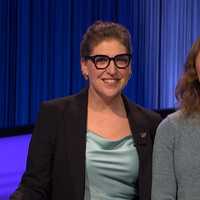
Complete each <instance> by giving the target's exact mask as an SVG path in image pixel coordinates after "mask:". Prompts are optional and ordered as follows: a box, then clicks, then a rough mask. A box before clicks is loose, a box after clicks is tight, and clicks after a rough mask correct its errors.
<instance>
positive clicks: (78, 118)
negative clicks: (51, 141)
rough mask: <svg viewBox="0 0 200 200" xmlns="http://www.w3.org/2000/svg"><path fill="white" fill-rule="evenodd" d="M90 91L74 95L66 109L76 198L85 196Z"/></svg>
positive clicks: (69, 152) (68, 142)
mask: <svg viewBox="0 0 200 200" xmlns="http://www.w3.org/2000/svg"><path fill="white" fill-rule="evenodd" d="M87 99H88V92H87V90H84V91H83V92H81V93H80V94H78V95H77V96H74V97H72V103H71V105H69V106H68V107H67V106H66V111H65V116H64V117H65V134H66V135H67V147H66V150H67V159H68V163H69V169H70V175H71V180H72V183H71V184H73V187H74V193H75V195H76V199H77V200H80V199H83V198H84V190H85V153H86V129H87Z"/></svg>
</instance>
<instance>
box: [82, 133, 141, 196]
mask: <svg viewBox="0 0 200 200" xmlns="http://www.w3.org/2000/svg"><path fill="white" fill-rule="evenodd" d="M138 168H139V160H138V154H137V151H136V148H135V146H134V142H133V138H132V136H131V135H130V136H127V137H124V138H122V139H119V140H115V141H113V140H108V139H106V138H103V137H101V136H100V135H98V134H96V133H92V132H90V131H88V132H87V144H86V181H85V200H132V199H134V196H135V195H137V191H136V180H137V177H138Z"/></svg>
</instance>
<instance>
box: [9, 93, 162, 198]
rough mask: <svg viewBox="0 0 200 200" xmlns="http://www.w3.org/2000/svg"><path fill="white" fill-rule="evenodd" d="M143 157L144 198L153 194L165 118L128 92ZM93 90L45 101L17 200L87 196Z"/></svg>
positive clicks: (140, 187) (130, 117) (141, 192)
mask: <svg viewBox="0 0 200 200" xmlns="http://www.w3.org/2000/svg"><path fill="white" fill-rule="evenodd" d="M123 101H124V104H125V108H126V112H127V116H128V120H129V124H130V128H131V131H132V133H133V137H134V141H136V148H137V151H138V155H139V177H138V194H139V197H138V199H139V200H150V198H151V176H152V175H151V174H152V146H153V140H154V134H155V130H156V127H157V125H158V123H159V122H160V116H159V115H158V114H155V113H154V112H151V111H147V110H146V109H144V108H142V107H140V106H138V105H135V104H133V103H131V102H129V101H128V99H127V98H126V97H124V96H123ZM87 102H88V90H87V89H85V90H83V91H81V92H80V93H79V94H76V95H73V96H68V97H64V98H61V99H56V100H51V101H48V102H46V103H43V104H42V106H41V111H40V114H39V118H38V121H37V123H36V127H35V129H34V132H33V135H32V139H31V142H30V146H29V152H28V158H27V166H26V171H25V173H24V175H23V177H22V180H21V183H20V185H19V187H18V189H17V190H16V191H15V193H13V194H12V195H11V198H10V199H12V200H84V190H85V156H86V155H85V152H86V131H87V130H86V129H87Z"/></svg>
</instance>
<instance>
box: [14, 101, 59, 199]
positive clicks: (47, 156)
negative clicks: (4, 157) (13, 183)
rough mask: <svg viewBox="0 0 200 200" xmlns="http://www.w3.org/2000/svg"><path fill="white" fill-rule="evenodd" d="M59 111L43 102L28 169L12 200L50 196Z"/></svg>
mask: <svg viewBox="0 0 200 200" xmlns="http://www.w3.org/2000/svg"><path fill="white" fill-rule="evenodd" d="M57 126H58V111H57V109H56V108H54V107H53V106H52V105H48V104H45V103H43V104H42V105H41V109H40V114H39V118H38V121H37V123H36V127H35V129H34V131H33V134H32V138H31V142H30V145H29V151H28V157H27V164H26V171H25V173H24V174H23V176H22V180H21V182H20V185H19V187H18V189H17V190H16V191H15V192H14V193H13V194H12V195H11V197H10V200H46V199H48V198H49V197H48V196H49V192H50V182H51V172H52V161H53V157H54V156H53V154H54V153H53V152H54V145H55V134H56V132H57Z"/></svg>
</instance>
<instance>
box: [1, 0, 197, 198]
mask: <svg viewBox="0 0 200 200" xmlns="http://www.w3.org/2000/svg"><path fill="white" fill-rule="evenodd" d="M199 11H200V1H199V0H0V162H1V163H0V200H7V199H8V196H9V194H10V193H11V192H12V191H14V189H15V188H16V187H17V184H18V182H19V180H20V177H21V174H22V173H23V170H24V168H25V163H26V155H27V149H28V144H29V141H30V137H31V132H32V129H33V127H34V123H35V120H36V118H37V113H38V111H39V108H40V103H41V101H44V100H48V99H52V98H57V97H61V96H66V95H70V94H72V93H75V92H77V91H79V90H80V89H81V88H83V87H84V86H85V81H84V79H83V77H82V76H81V73H80V53H79V47H80V41H81V37H82V35H83V33H84V32H85V31H86V29H87V27H88V26H89V25H91V24H92V23H94V22H95V21H96V20H106V21H115V22H119V23H121V24H123V25H124V26H126V27H127V28H128V29H129V31H130V32H131V35H132V43H133V62H132V68H133V74H132V78H131V80H130V81H129V83H128V85H127V87H126V89H125V91H124V92H125V94H126V95H127V96H128V97H129V98H130V99H132V100H133V101H135V102H136V103H138V104H140V105H142V106H144V107H146V108H149V109H153V110H156V111H165V110H167V111H172V110H173V109H174V108H176V107H177V103H176V100H175V96H174V91H175V86H176V83H177V80H178V79H179V77H180V75H181V73H182V72H183V66H184V62H185V60H186V55H187V53H188V51H189V49H190V47H191V45H192V43H193V42H194V41H195V40H196V39H197V37H198V36H199V35H200V26H199V21H200V12H199Z"/></svg>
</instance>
